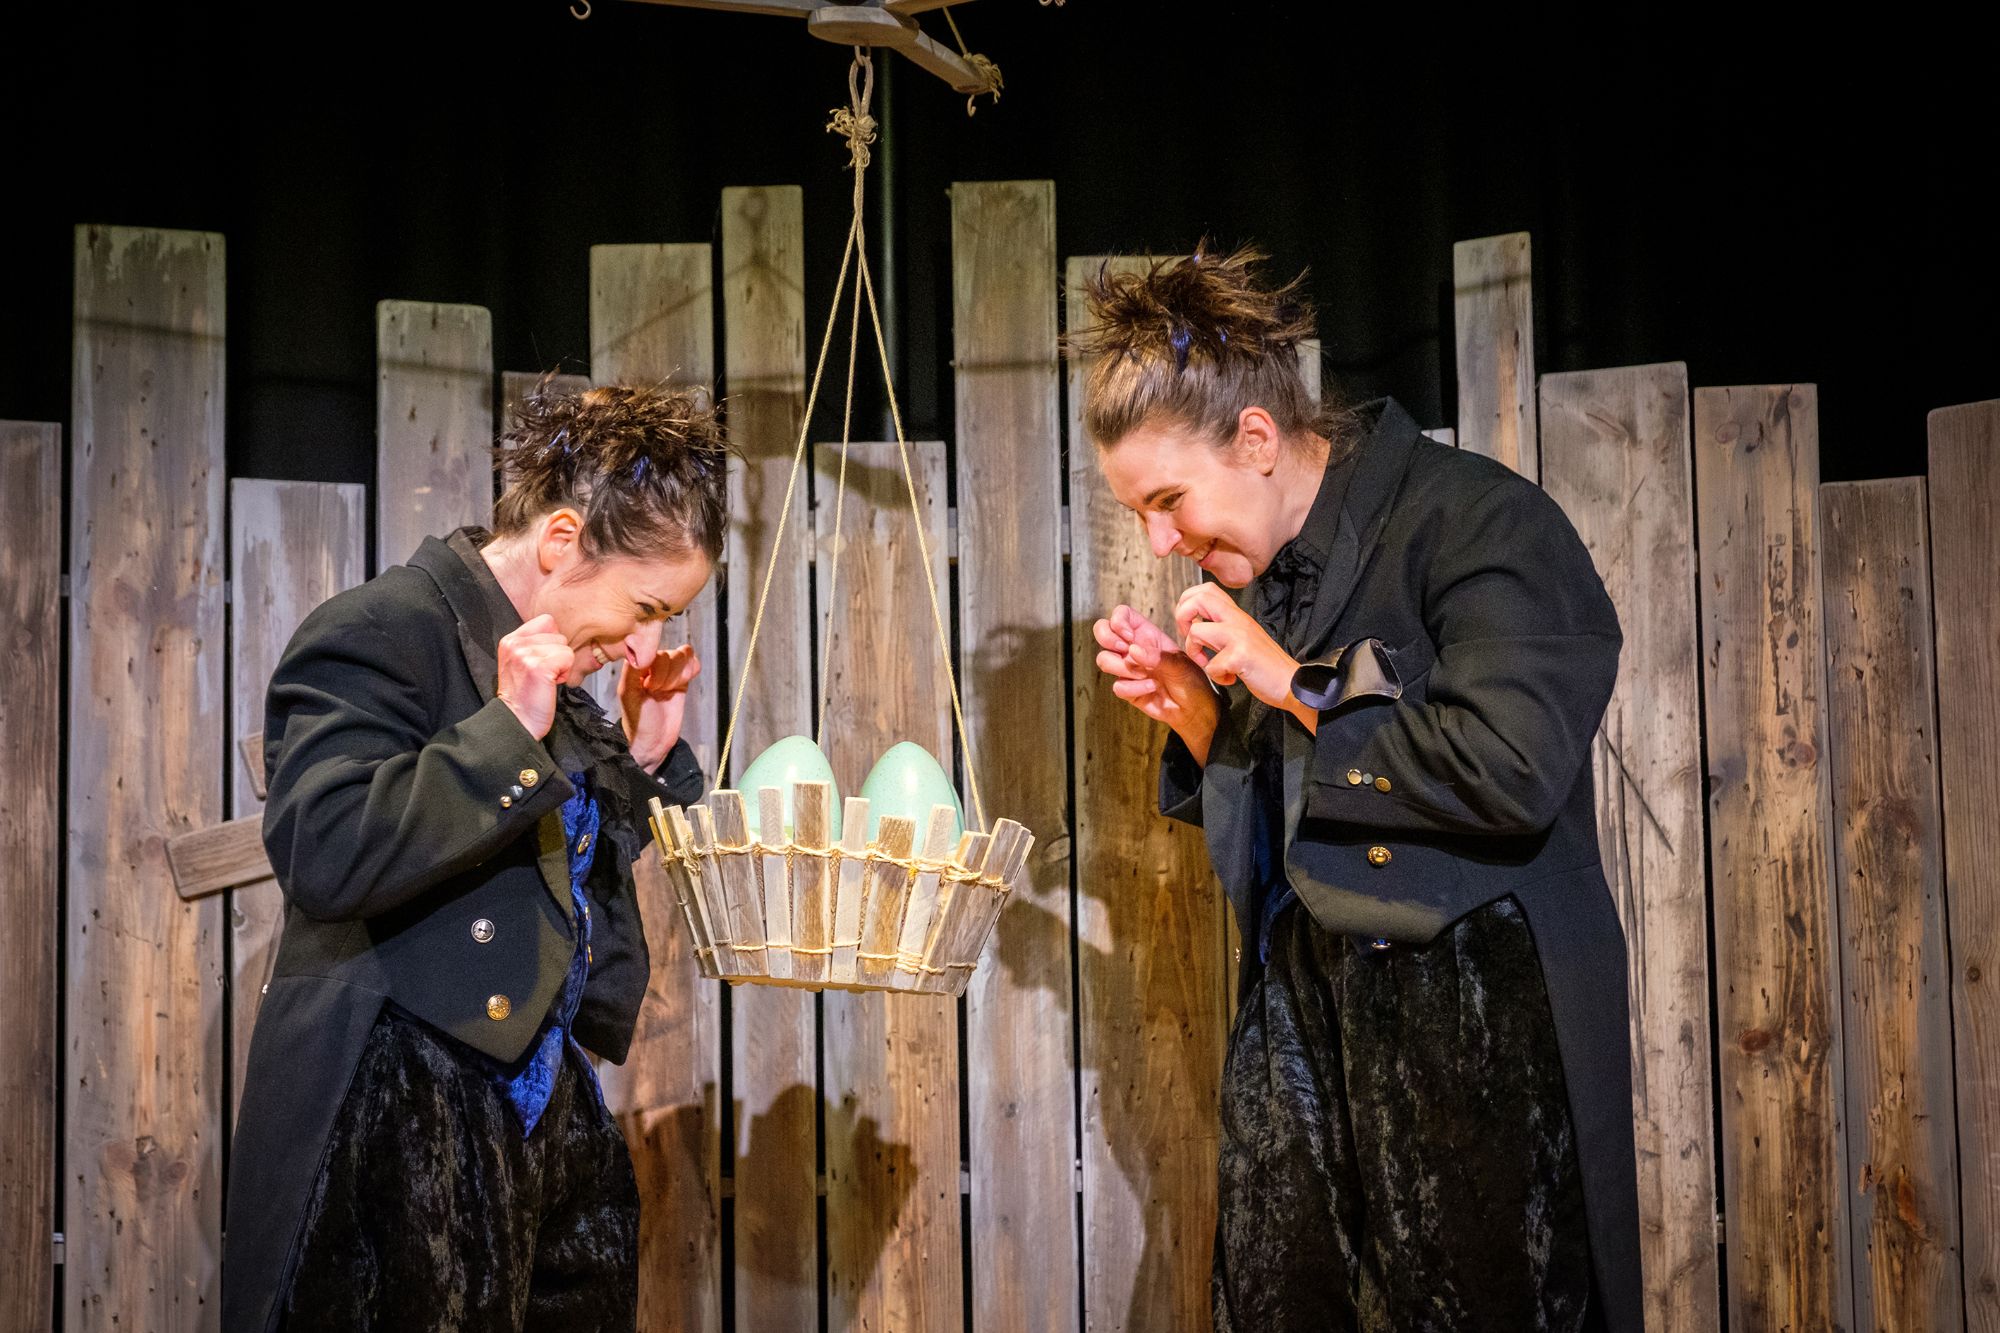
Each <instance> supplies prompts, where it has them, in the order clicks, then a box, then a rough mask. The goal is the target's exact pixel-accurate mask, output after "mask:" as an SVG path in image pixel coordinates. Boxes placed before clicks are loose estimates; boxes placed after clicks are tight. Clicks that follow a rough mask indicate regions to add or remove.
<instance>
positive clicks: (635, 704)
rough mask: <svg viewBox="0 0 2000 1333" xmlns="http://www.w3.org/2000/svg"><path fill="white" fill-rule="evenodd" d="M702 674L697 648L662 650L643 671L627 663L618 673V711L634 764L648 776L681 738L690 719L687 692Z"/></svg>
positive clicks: (686, 646) (682, 647) (684, 645)
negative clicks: (687, 719)
mask: <svg viewBox="0 0 2000 1333" xmlns="http://www.w3.org/2000/svg"><path fill="white" fill-rule="evenodd" d="M700 674H701V659H700V658H698V657H696V656H695V655H694V645H693V644H691V643H684V644H682V645H681V646H680V647H678V648H662V649H661V650H660V651H659V653H658V654H657V655H655V656H654V658H653V661H652V664H651V665H650V666H647V667H645V668H643V669H641V668H637V667H634V666H633V665H632V663H631V662H629V661H628V662H626V663H625V664H624V666H623V667H621V668H620V669H619V674H618V711H619V714H620V717H621V720H622V721H623V722H624V724H625V739H626V741H627V743H629V744H630V745H631V747H632V761H633V762H634V763H636V764H638V765H639V767H641V768H643V769H645V770H646V771H647V772H648V773H650V772H652V771H653V770H654V769H656V768H658V767H659V766H660V761H661V760H662V759H665V758H666V757H667V751H669V750H671V749H673V748H674V743H675V742H676V741H678V740H679V739H680V738H681V720H682V719H683V718H684V717H686V716H687V690H688V686H689V685H691V684H693V683H694V678H695V677H696V676H698V675H700Z"/></svg>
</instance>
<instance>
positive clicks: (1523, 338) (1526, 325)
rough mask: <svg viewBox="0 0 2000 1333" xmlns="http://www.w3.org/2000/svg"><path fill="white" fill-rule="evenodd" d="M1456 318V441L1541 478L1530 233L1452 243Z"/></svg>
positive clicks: (1461, 445) (1534, 479)
mask: <svg viewBox="0 0 2000 1333" xmlns="http://www.w3.org/2000/svg"><path fill="white" fill-rule="evenodd" d="M1451 271H1452V286H1453V289H1454V293H1455V299H1454V301H1453V308H1454V310H1455V311H1456V314H1457V323H1458V447H1459V448H1461V449H1476V450H1478V451H1479V452H1480V453H1482V454H1485V455H1486V456H1487V457H1488V458H1497V459H1499V460H1500V461H1501V462H1502V463H1505V464H1506V465H1507V466H1508V467H1510V468H1513V469H1514V470H1515V471H1516V472H1518V473H1520V474H1521V475H1522V476H1524V477H1526V478H1527V479H1528V480H1530V481H1536V480H1539V479H1540V476H1541V463H1540V458H1539V452H1538V449H1537V446H1536V442H1535V300H1534V283H1533V281H1532V276H1533V272H1532V271H1533V265H1532V264H1531V262H1530V250H1529V244H1528V233H1527V232H1525V231H1517V232H1509V233H1508V234H1507V235H1504V236H1485V237H1481V238H1480V239H1479V240H1476V241H1460V242H1459V243H1458V244H1456V245H1454V246H1452V247H1451Z"/></svg>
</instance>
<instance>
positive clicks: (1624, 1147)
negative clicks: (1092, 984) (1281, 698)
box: [1160, 401, 1642, 1333]
mask: <svg viewBox="0 0 2000 1333" xmlns="http://www.w3.org/2000/svg"><path fill="white" fill-rule="evenodd" d="M1364 415H1365V417H1367V418H1370V419H1372V420H1371V424H1370V426H1369V428H1368V429H1366V431H1365V437H1364V439H1363V441H1362V443H1361V445H1360V452H1359V454H1358V456H1357V457H1356V458H1355V459H1354V462H1353V468H1354V470H1353V473H1352V477H1351V480H1350V481H1349V483H1348V487H1347V491H1346V495H1345V500H1344V503H1343V506H1342V512H1341V514H1340V518H1339V522H1338V526H1337V528H1336V531H1335V536H1334V539H1333V543H1332V551H1331V554H1330V555H1329V557H1328V559H1327V564H1326V568H1325V570H1324V572H1323V574H1322V575H1321V578H1320V582H1319V590H1318V595H1317V599H1316V601H1315V603H1314V606H1313V608H1312V611H1311V613H1310V620H1309V622H1308V628H1307V630H1306V637H1305V640H1304V642H1303V647H1302V648H1300V647H1298V646H1297V645H1288V647H1293V648H1294V655H1295V656H1296V657H1298V658H1299V660H1300V661H1301V662H1304V663H1306V664H1307V665H1306V666H1304V667H1302V668H1301V670H1300V672H1299V675H1298V677H1297V678H1296V680H1295V682H1294V693H1295V694H1297V695H1298V696H1299V698H1300V699H1302V700H1303V701H1304V702H1306V703H1307V704H1309V705H1311V706H1313V707H1316V708H1319V709H1320V710H1321V712H1320V717H1319V727H1318V731H1317V733H1316V734H1315V733H1313V732H1309V731H1307V730H1306V728H1305V727H1304V726H1302V725H1296V724H1291V723H1288V724H1287V725H1286V726H1285V727H1284V729H1283V730H1284V737H1285V740H1284V746H1285V753H1284V765H1283V775H1284V798H1285V806H1286V810H1285V847H1284V870H1285V874H1286V876H1287V878H1288V880H1289V881H1290V883H1291V885H1292V887H1293V889H1294V890H1295V891H1296V892H1297V893H1298V895H1299V898H1300V900H1301V901H1302V902H1303V903H1304V904H1305V906H1306V908H1307V909H1308V910H1309V911H1311V912H1312V914H1313V917H1314V918H1315V919H1316V920H1317V921H1318V922H1319V924H1320V925H1321V926H1322V927H1323V928H1325V929H1327V930H1329V931H1334V932H1337V933H1340V934H1344V935H1347V936H1350V937H1352V938H1353V940H1354V945H1355V947H1356V948H1357V949H1363V950H1366V949H1368V948H1370V947H1373V946H1374V944H1375V942H1376V941H1385V942H1386V943H1385V944H1384V945H1383V947H1388V948H1394V947H1396V946H1397V945H1398V944H1422V943H1426V942H1428V941H1430V940H1431V939H1433V938H1434V937H1435V936H1436V935H1437V934H1438V932H1439V931H1441V930H1442V929H1444V927H1446V926H1447V925H1449V924H1450V923H1452V922H1453V921H1455V920H1457V919H1458V918H1459V917H1461V916H1463V915H1465V914H1466V913H1467V912H1470V911H1472V910H1474V909H1475V908H1478V907H1482V906H1484V905H1485V904H1487V903H1489V902H1492V901H1493V900H1495V899H1497V898H1500V897H1502V896H1505V895H1507V894H1512V895H1513V896H1514V897H1515V898H1516V899H1517V900H1518V901H1519V902H1520V904H1521V907H1522V910H1523V912H1524V913H1525V915H1526V917H1527V919H1528V924H1529V928H1530V930H1531V931H1532V932H1533V935H1534V938H1535V946H1536V952H1537V954H1538V955H1539V957H1540V959H1541V964H1542V970H1543V974H1544V977H1545V979H1546V982H1547V987H1548V993H1549V1004H1550V1007H1551V1009H1552V1010H1553V1012H1554V1017H1555V1023H1556V1029H1557V1039H1558V1042H1559V1045H1560V1047H1561V1050H1562V1059H1563V1073H1564V1078H1565V1081H1566V1082H1567V1085H1568V1089H1569V1102H1570V1110H1571V1115H1572V1118H1573V1120H1574V1122H1575V1130H1576V1139H1577V1149H1578V1157H1579V1161H1580V1165H1581V1167H1582V1171H1583V1178H1584V1190H1585V1196H1586V1210H1587V1214H1588V1225H1589V1232H1590V1244H1591V1251H1592V1273H1593V1278H1594V1282H1595V1288H1596V1300H1595V1301H1594V1306H1595V1308H1596V1310H1597V1315H1596V1316H1595V1318H1594V1320H1593V1327H1597V1328H1602V1329H1606V1330H1610V1331H1611V1333H1627V1331H1628V1330H1629V1331H1630V1333H1640V1330H1641V1327H1642V1317H1641V1286H1640V1276H1639V1227H1638V1193H1637V1168H1636V1160H1635V1152H1634V1147H1633V1129H1632V1090H1631V1065H1630V1040H1631V1038H1630V1032H1629V1029H1628V1017H1627V996H1626V954H1625V935H1624V931H1623V928H1622V927H1621V926H1620V924H1619V920H1618V913H1617V909H1616V907H1615V905H1614V904H1613V902H1612V900H1611V893H1610V889H1609V887H1608V886H1607V884H1606V883H1605V879H1604V873H1603V869H1602V867H1601V865H1600V863H1599V858H1598V849H1597V811H1596V804H1595V799H1594V795H1593V790H1592V787H1593V784H1592V780H1591V770H1590V765H1589V763H1588V759H1589V755H1590V746H1591V741H1592V738H1593V736H1594V735H1595V734H1596V731H1597V727H1598V723H1599V721H1600V720H1601V719H1602V717H1603V714H1604V707H1605V704H1606V703H1607V702H1608V701H1609V700H1610V697H1611V688H1612V685H1613V683H1614V682H1615V680H1616V677H1617V670H1618V650H1619V647H1620V644H1621V636H1620V634H1619V631H1618V620H1617V615H1616V613H1615V612H1614V610H1613V609H1612V605H1611V600H1610V598H1609V597H1608V596H1607V595H1606V594H1605V591H1604V584H1603V581H1602V580H1601V579H1600V578H1599V577H1598V575H1597V571H1596V570H1595V568H1594V567H1593V566H1592V564H1591V561H1590V555H1589V552H1588V551H1586V550H1585V549H1584V546H1583V543H1582V541H1581V540H1579V539H1578V537H1577V535H1576V531H1575V529H1574V528H1572V527H1571V526H1570V523H1569V520H1568V519H1567V518H1565V517H1564V515H1563V513H1562V510H1561V509H1560V508H1559V507H1558V506H1557V505H1556V503H1555V501H1553V500H1551V499H1550V498H1549V497H1548V496H1547V495H1546V494H1545V493H1544V492H1543V491H1542V490H1541V488H1540V487H1538V486H1535V485H1534V484H1533V483H1531V482H1529V481H1527V480H1525V479H1524V478H1522V477H1520V476H1518V475H1516V474H1515V473H1513V472H1511V471H1509V470H1508V469H1507V468H1505V467H1503V466H1502V465H1500V464H1498V463H1495V462H1493V461H1492V460H1491V459H1487V458H1484V457H1481V456H1479V455H1478V454H1474V453H1470V452H1467V451H1464V450H1458V449H1451V448H1448V447H1446V446H1444V445H1440V444H1437V443H1434V442H1432V441H1430V440H1427V439H1425V438H1424V437H1423V435H1422V434H1421V433H1420V432H1419V431H1418V429H1417V426H1416V423H1415V422H1414V421H1412V420H1411V419H1410V417H1409V415H1408V414H1407V413H1405V412H1404V411H1403V409H1402V408H1401V407H1400V406H1398V405H1397V404H1396V403H1395V402H1393V401H1385V402H1383V403H1380V404H1376V405H1373V406H1371V407H1370V408H1369V409H1367V410H1366V412H1365V414H1364ZM1224 708H1225V713H1224V718H1223V722H1222V725H1221V727H1220V729H1219V730H1218V732H1217V734H1216V737H1215V740H1214V742H1213V744H1212V745H1211V748H1210V752H1209V757H1208V762H1207V765H1206V766H1205V767H1202V766H1198V765H1196V764H1195V763H1194V760H1193V757H1192V756H1191V755H1190V754H1189V752H1188V750H1187V748H1186V746H1184V745H1182V744H1181V742H1180V740H1179V738H1178V737H1171V738H1169V740H1168V744H1167V751H1166V755H1165V757H1164V760H1163V762H1162V765H1161V782H1160V801H1161V809H1162V810H1163V811H1164V812H1165V813H1166V814H1169V815H1171V816H1173V817H1175V818H1179V819H1184V820H1187V821H1189V822H1192V823H1197V824H1200V825H1201V826H1202V828H1203V830H1204V833H1205V835H1206V838H1207V842H1208V849H1209V856H1210V859H1211V860H1212V862H1213V863H1214V866H1215V870H1216V873H1217V874H1218V875H1219V876H1220V877H1221V880H1222V883H1223V885H1224V886H1225V888H1226V889H1228V891H1229V892H1230V894H1231V897H1232V898H1233V899H1235V900H1237V901H1238V902H1239V904H1241V903H1242V902H1244V901H1246V900H1250V899H1251V897H1252V895H1254V891H1255V890H1254V879H1255V875H1254V870H1253V865H1254V862H1253V856H1254V854H1255V841H1256V838H1257V833H1258V828H1259V826H1260V822H1261V820H1262V818H1263V815H1262V814H1261V813H1260V811H1259V809H1258V807H1257V799H1258V798H1257V791H1256V785H1255V783H1254V782H1253V781H1252V778H1251V768H1252V755H1251V752H1250V738H1251V737H1252V736H1253V735H1254V734H1256V732H1257V729H1258V723H1259V722H1260V721H1261V720H1262V718H1263V717H1264V715H1265V714H1266V713H1267V712H1268V711H1269V706H1268V705H1266V704H1263V703H1261V702H1259V701H1258V700H1256V699H1255V698H1253V697H1252V696H1251V695H1250V693H1249V692H1248V691H1247V690H1246V689H1244V688H1243V686H1241V685H1236V686H1232V687H1230V688H1229V689H1228V690H1227V691H1226V692H1225V697H1224ZM1253 938H1254V937H1253ZM1466 1149H1467V1151H1469V1152H1476V1151H1477V1150H1478V1145H1477V1144H1467V1145H1466Z"/></svg>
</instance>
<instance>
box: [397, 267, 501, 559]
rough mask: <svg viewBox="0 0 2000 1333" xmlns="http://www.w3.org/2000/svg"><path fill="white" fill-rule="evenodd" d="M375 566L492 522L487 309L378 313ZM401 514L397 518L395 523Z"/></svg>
mask: <svg viewBox="0 0 2000 1333" xmlns="http://www.w3.org/2000/svg"><path fill="white" fill-rule="evenodd" d="M375 356H376V393H375V490H376V495H377V496H378V498H379V499H380V504H378V506H377V512H376V522H375V568H376V569H377V570H378V571H379V570H384V569H387V568H388V567H389V566H391V565H400V564H402V563H403V562H404V561H406V560H408V559H409V558H410V556H411V555H413V554H414V553H415V552H416V549H417V547H419V546H421V545H422V544H423V540H424V538H426V537H442V536H444V535H445V534H446V533H448V532H450V531H451V530H452V529H453V528H456V527H460V526H463V525H464V524H467V523H487V522H490V521H491V520H492V517H493V454H492V449H493V316H492V315H491V314H490V313H488V312H487V310H486V308H485V307H484V306H476V305H438V304H435V303H433V302H430V301H382V302H379V303H377V305H376V307H375ZM392 515H393V517H392Z"/></svg>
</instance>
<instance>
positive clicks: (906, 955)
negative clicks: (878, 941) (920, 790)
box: [896, 805, 958, 989]
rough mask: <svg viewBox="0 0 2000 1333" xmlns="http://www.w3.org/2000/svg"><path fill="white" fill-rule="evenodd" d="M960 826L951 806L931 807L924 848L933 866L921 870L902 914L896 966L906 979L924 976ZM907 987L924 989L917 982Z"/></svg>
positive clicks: (912, 885)
mask: <svg viewBox="0 0 2000 1333" xmlns="http://www.w3.org/2000/svg"><path fill="white" fill-rule="evenodd" d="M957 823H958V812H957V811H956V810H954V809H952V808H951V807H950V806H948V805H934V806H932V807H931V817H930V824H929V827H928V831H927V832H926V833H925V835H924V847H923V859H924V860H925V861H926V862H928V863H930V864H929V865H928V866H927V867H926V868H925V869H923V870H920V871H918V872H917V875H916V878H915V880H913V881H912V883H911V887H910V904H909V907H908V908H907V909H906V910H905V911H904V913H903V929H902V931H901V932H900V933H899V934H898V935H897V938H896V967H897V968H898V970H900V971H902V972H903V973H905V974H906V978H908V977H913V978H919V979H920V978H921V977H922V976H923V964H924V947H925V946H926V945H927V944H929V943H930V938H931V922H932V921H934V920H936V919H937V908H938V893H939V888H940V886H941V885H942V884H943V881H944V863H945V858H946V857H947V856H948V855H950V852H951V839H952V830H953V826H954V825H955V824H957ZM908 984H909V985H911V986H912V988H915V989H921V987H920V986H918V985H917V984H916V982H915V981H914V980H912V981H909V982H908Z"/></svg>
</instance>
